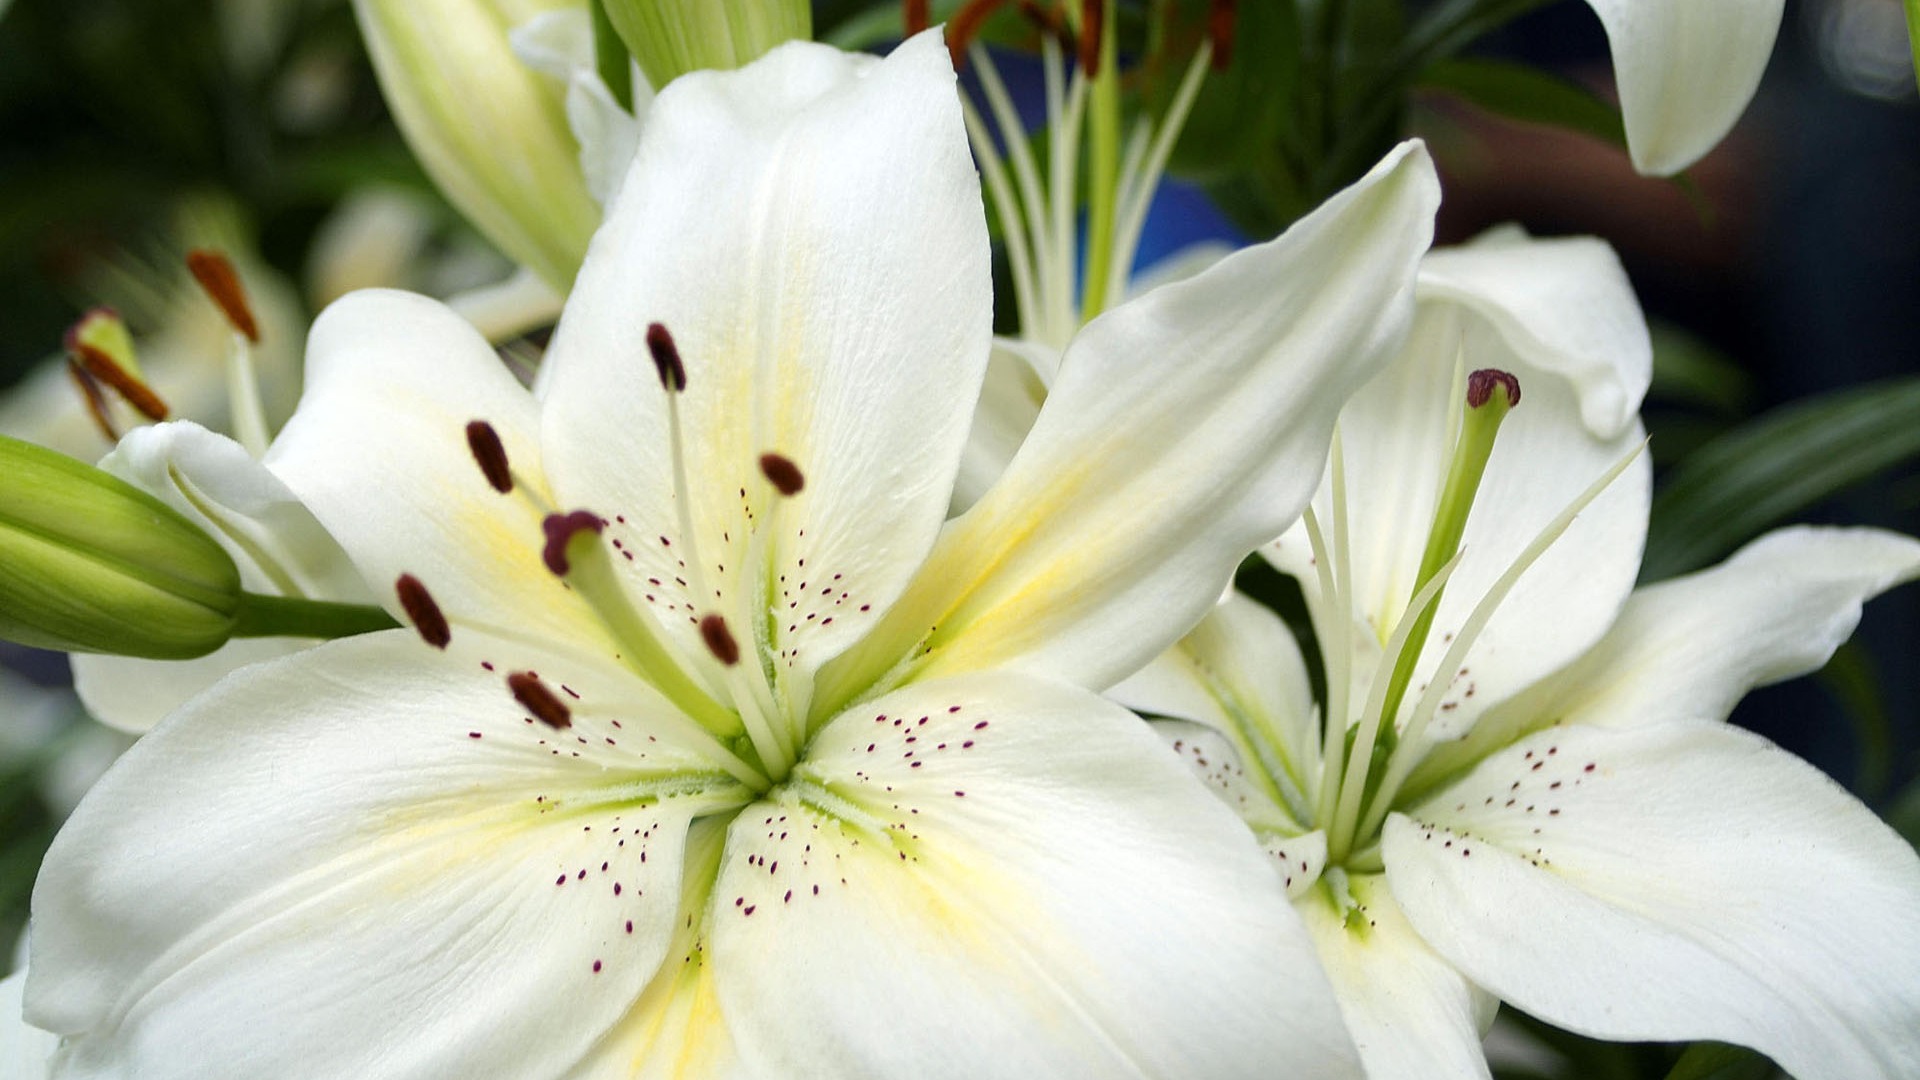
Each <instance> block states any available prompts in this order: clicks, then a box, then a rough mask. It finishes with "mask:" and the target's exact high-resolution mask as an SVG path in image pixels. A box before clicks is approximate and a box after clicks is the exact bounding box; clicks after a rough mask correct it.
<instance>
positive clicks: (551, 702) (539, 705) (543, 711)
mask: <svg viewBox="0 0 1920 1080" xmlns="http://www.w3.org/2000/svg"><path fill="white" fill-rule="evenodd" d="M507 689H508V690H511V691H512V692H513V700H515V701H517V702H519V703H520V707H521V708H523V709H525V710H527V711H528V712H529V713H532V714H533V718H534V719H535V720H538V721H540V722H541V723H543V724H545V725H547V726H548V727H550V728H553V729H554V730H555V731H565V730H566V729H568V728H570V727H572V726H573V710H572V709H569V708H567V703H566V702H564V701H561V700H560V699H559V698H558V697H555V696H554V693H553V691H551V690H549V689H547V684H546V683H543V682H541V681H540V676H538V675H535V674H534V673H533V672H531V671H516V672H514V673H513V674H511V675H509V676H507Z"/></svg>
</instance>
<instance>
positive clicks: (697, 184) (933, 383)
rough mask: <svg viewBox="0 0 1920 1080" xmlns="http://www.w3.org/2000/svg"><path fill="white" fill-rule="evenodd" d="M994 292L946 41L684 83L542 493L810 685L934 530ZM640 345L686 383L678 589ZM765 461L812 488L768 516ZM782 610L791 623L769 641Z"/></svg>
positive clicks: (790, 54)
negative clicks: (654, 325) (627, 531)
mask: <svg viewBox="0 0 1920 1080" xmlns="http://www.w3.org/2000/svg"><path fill="white" fill-rule="evenodd" d="M878 147H885V148H886V149H885V152H884V153H881V152H879V151H878V150H877V149H876V148H878ZM990 287H991V281H990V273H989V266H988V247H987V234H986V227H985V223H984V217H983V212H982V209H981V204H980V193H979V182H978V179H977V177H976V176H975V174H974V171H973V164H972V161H971V159H970V157H969V156H968V151H967V143H966V136H965V134H964V131H963V129H962V125H961V120H960V108H959V102H958V99H957V97H956V96H955V91H954V75H953V69H952V64H951V61H950V59H949V57H948V55H947V53H946V50H945V48H944V47H943V46H942V44H941V43H940V39H939V36H938V33H937V32H929V33H928V34H925V35H921V36H920V37H917V38H915V39H913V40H911V41H909V42H907V43H906V44H904V45H902V46H901V47H900V48H899V49H898V50H896V51H895V52H894V54H893V55H892V56H890V57H888V58H887V59H886V60H874V59H873V58H871V57H860V56H853V55H849V54H845V53H841V52H838V51H836V50H833V49H829V48H827V47H825V46H820V45H814V44H810V43H792V44H788V45H784V46H781V47H780V48H777V49H775V50H774V51H773V52H771V53H769V54H768V55H767V56H766V57H765V58H763V59H762V60H760V61H758V62H756V63H755V64H753V65H751V66H749V67H748V68H745V69H743V70H741V71H738V72H732V73H726V74H724V75H722V74H720V73H715V72H699V73H695V74H693V75H689V76H686V77H684V78H682V79H679V80H677V81H676V82H675V83H674V84H673V86H672V87H670V88H668V89H667V90H665V91H663V92H662V93H661V95H660V97H659V98H658V99H657V100H656V101H655V104H654V107H653V109H652V111H651V112H650V114H649V118H648V123H647V129H646V132H645V134H644V135H643V137H642V140H641V146H640V151H639V154H638V156H637V157H636V158H635V160H634V165H633V171H632V174H631V175H630V176H629V177H628V179H627V183H626V187H625V188H624V189H623V191H622V194H621V197H620V198H619V200H618V201H617V202H616V204H615V205H614V207H613V211H612V214H611V216H610V218H609V219H608V222H607V225H606V227H605V228H604V229H602V231H601V232H600V234H599V235H598V236H597V237H596V238H595V240H594V245H593V248H592V251H591V252H590V253H589V257H588V260H587V264H586V266H585V267H584V268H583V269H582V271H581V273H580V276H579V279H578V281H577V283H576V286H575V289H574V293H573V295H572V297H571V298H570V300H569V302H568V306H567V311H566V314H565V315H564V316H563V317H562V319H561V324H560V329H559V331H558V334H557V335H556V337H555V340H554V343H553V347H552V349H551V350H550V352H549V354H548V359H547V361H546V364H545V368H544V370H543V371H542V376H541V377H542V383H541V387H540V389H541V392H542V393H543V395H544V408H545V411H544V413H543V424H544V427H543V432H542V434H543V439H544V445H545V447H546V450H547V453H548V457H549V461H550V462H551V468H552V471H553V476H554V484H555V490H556V491H557V492H558V493H559V494H560V495H561V496H562V497H563V499H564V500H565V501H566V502H567V503H568V504H569V505H578V506H585V507H587V508H589V509H592V510H594V511H595V512H597V513H600V514H601V515H602V516H604V517H609V518H611V517H614V516H615V515H621V516H624V517H625V518H626V519H627V520H628V522H631V523H632V524H633V532H632V535H631V537H630V539H631V540H632V541H633V543H632V545H631V546H632V548H633V550H635V551H636V552H637V553H638V556H639V560H638V562H637V563H636V566H637V567H638V569H640V570H641V571H642V573H643V574H651V575H652V576H655V577H659V578H661V579H662V580H665V579H667V578H669V577H671V576H688V577H691V578H693V580H695V581H699V580H701V579H704V580H705V583H706V586H707V587H708V588H709V589H710V590H712V591H713V592H717V593H721V594H722V596H721V597H719V598H716V597H711V596H700V595H694V594H692V593H691V591H690V590H691V586H689V591H688V593H687V595H686V600H687V602H689V603H693V604H695V605H696V606H697V607H699V608H707V609H710V608H713V607H716V606H717V607H720V608H721V609H722V610H723V612H724V613H725V614H726V615H727V616H728V617H729V619H730V620H734V621H736V625H742V626H748V627H752V628H753V632H754V633H756V634H757V635H764V640H767V641H769V642H770V643H771V649H770V651H772V652H776V653H782V654H784V655H783V657H782V658H783V660H785V661H786V662H787V664H788V665H789V666H791V667H795V668H798V669H801V670H802V671H805V670H809V669H810V668H811V667H812V666H813V665H816V664H818V663H819V662H820V661H821V660H823V659H825V658H826V657H828V656H831V655H832V654H833V653H835V652H837V651H838V650H839V649H841V648H843V647H844V645H845V643H846V642H848V641H850V640H852V639H853V638H854V637H856V636H858V634H859V632H860V630H861V629H862V628H863V627H864V626H866V625H867V624H868V623H870V622H871V620H872V619H874V618H877V617H878V615H879V612H880V611H881V610H882V609H884V608H885V607H886V606H887V605H888V604H889V603H891V602H892V600H893V599H894V597H895V596H896V595H897V594H898V592H899V590H900V588H901V587H902V585H903V584H904V582H905V580H906V578H907V577H908V575H909V574H911V572H912V570H913V568H914V567H915V566H917V565H918V564H919V562H920V561H921V559H922V557H923V556H924V555H925V553H926V550H927V548H928V547H929V546H930V545H931V544H932V542H933V537H934V535H935V533H936V532H937V531H938V529H939V527H940V523H941V521H942V520H943V519H944V518H945V516H946V509H947V499H948V496H949V494H950V493H951V491H952V486H953V477H954V474H955V472H956V470H957V469H958V467H959V460H960V453H961V446H962V443H963V441H964V440H965V438H966V431H967V419H968V417H967V410H966V408H965V407H964V406H962V407H958V408H956V403H964V402H970V401H973V400H975V398H976V396H977V394H978V392H979V386H980V379H981V376H982V374H983V371H984V369H985V366H986V362H987V355H988V350H989V344H990V341H991V326H990V321H989V308H990V306H991V305H990ZM656 321H657V322H659V323H661V324H663V325H664V326H665V327H666V328H667V329H668V330H669V331H670V332H671V334H672V336H673V338H674V339H675V341H676V343H677V346H678V351H679V353H680V355H681V357H682V358H683V360H684V363H685V369H686V379H687V389H686V391H685V392H684V393H683V394H681V395H679V411H680V416H681V419H682V422H683V424H684V434H685V447H686V467H687V474H688V484H689V486H690V487H691V489H692V490H691V491H689V492H687V493H686V497H687V498H688V499H689V500H690V504H691V505H690V508H689V509H690V513H691V518H692V526H691V527H692V529H693V531H694V533H695V535H694V536H693V537H683V538H681V540H679V541H677V543H678V544H679V545H680V549H681V553H682V555H683V556H684V552H685V549H686V548H687V547H688V546H689V544H692V545H694V546H696V547H697V550H698V554H699V557H700V561H701V564H702V565H701V566H700V567H699V573H697V574H692V575H681V574H680V568H679V567H678V566H676V565H675V562H676V560H675V552H674V550H672V549H670V548H668V547H667V546H666V545H663V544H661V543H660V542H659V538H660V537H663V536H667V537H670V536H677V535H678V534H679V533H680V531H681V530H680V529H679V527H678V526H677V524H676V523H677V521H678V511H677V510H676V508H675V505H674V499H675V496H674V486H675V479H674V469H673V467H672V464H671V459H670V455H669V422H668V414H667V408H666V405H667V402H666V395H665V392H664V391H663V390H662V387H661V382H660V379H659V378H657V377H656V372H655V368H654V365H653V363H652V362H651V361H650V360H649V357H648V345H647V342H646V341H645V340H644V333H643V331H644V330H645V328H646V327H647V324H648V323H649V322H656ZM766 453H777V454H780V455H782V456H784V457H786V458H788V459H789V460H790V461H792V462H793V463H795V464H796V465H797V466H798V469H799V472H800V473H801V474H802V476H803V477H804V480H805V488H804V490H802V491H801V492H800V493H799V494H798V495H797V496H795V497H793V498H790V499H782V498H781V497H779V496H778V495H776V494H775V493H774V490H773V488H772V487H771V485H770V484H769V482H768V479H767V478H766V477H765V476H763V475H762V471H761V467H760V464H759V461H760V457H761V455H762V454H766ZM609 459H611V460H615V461H619V462H621V463H622V465H621V467H619V468H609V467H608V466H607V464H606V463H607V461H608V460H609ZM756 528H757V529H760V530H763V531H765V532H766V533H767V534H768V536H769V537H770V539H767V540H766V541H765V549H764V550H760V549H758V548H756V546H755V543H754V542H753V541H752V540H750V535H751V533H752V532H753V531H754V530H755V529H756ZM750 559H751V560H754V565H752V566H749V565H747V564H748V562H749V560H750ZM779 590H786V595H785V596H783V597H782V599H784V600H787V601H788V603H787V604H783V605H780V606H781V608H782V610H783V612H784V614H785V617H784V618H782V619H780V620H779V621H777V622H772V623H769V620H768V611H767V605H766V604H765V596H766V594H767V593H768V592H769V591H779ZM676 625H678V626H679V628H680V629H682V630H685V629H686V627H685V625H684V624H676Z"/></svg>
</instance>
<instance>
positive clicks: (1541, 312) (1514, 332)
mask: <svg viewBox="0 0 1920 1080" xmlns="http://www.w3.org/2000/svg"><path fill="white" fill-rule="evenodd" d="M1419 296H1420V299H1421V301H1422V302H1426V301H1439V302H1448V303H1453V304H1457V305H1459V306H1460V307H1463V308H1465V309H1467V310H1469V311H1471V312H1473V313H1474V314H1475V315H1478V316H1479V317H1480V318H1482V319H1484V320H1486V322H1487V323H1488V324H1490V325H1491V326H1492V327H1493V328H1494V329H1495V331H1496V332H1497V333H1498V334H1499V336H1500V339H1501V341H1502V342H1503V343H1504V344H1505V345H1506V347H1507V348H1508V349H1510V350H1511V351H1513V352H1515V353H1518V354H1519V355H1521V356H1523V357H1525V358H1526V359H1527V360H1528V361H1529V362H1530V363H1531V365H1532V366H1534V367H1537V368H1540V369H1541V370H1544V371H1546V372H1549V373H1551V374H1554V375H1558V376H1560V377H1561V378H1564V379H1566V380H1568V381H1570V382H1571V383H1573V385H1574V387H1575V389H1576V391H1577V396H1578V398H1579V402H1580V418H1581V419H1582V420H1583V421H1585V422H1586V425H1587V430H1588V431H1589V432H1590V433H1592V434H1593V436H1594V437H1595V438H1599V439H1610V438H1613V437H1615V436H1618V435H1619V434H1621V433H1622V432H1624V431H1625V430H1627V428H1628V427H1629V426H1630V425H1631V424H1632V422H1633V418H1634V415H1635V414H1636V413H1638V412H1639V411H1640V401H1641V399H1642V398H1644V397H1645V396H1646V393H1647V384H1648V383H1649V382H1650V381H1651V380H1652V378H1653V342H1652V340H1651V339H1650V338H1649V337H1648V334H1647V321H1646V318H1645V317H1644V316H1642V315H1641V314H1640V304H1639V302H1638V301H1637V300H1636V299H1635V298H1634V295H1633V284H1632V283H1631V282H1630V281H1628V280H1627V272H1626V269H1625V268H1624V267H1622V266H1621V265H1620V258H1619V256H1617V255H1615V254H1614V253H1613V248H1611V247H1609V246H1608V245H1607V243H1606V241H1604V240H1599V239H1596V238H1594V237H1591V236H1567V237H1554V238H1540V239H1536V238H1534V237H1531V236H1528V235H1527V233H1526V231H1525V230H1524V229H1521V228H1520V227H1519V226H1517V225H1512V226H1500V227H1496V228H1493V229H1489V230H1487V231H1486V232H1484V233H1482V234H1480V235H1479V236H1477V237H1475V238H1474V239H1473V240H1472V241H1470V242H1468V243H1466V244H1463V245H1461V246H1459V247H1454V248H1437V249H1435V250H1434V251H1432V252H1430V253H1429V254H1428V255H1427V257H1426V259H1424V260H1423V261H1422V262H1421V263H1420V285H1419ZM1468 363H1469V367H1485V366H1486V365H1485V364H1481V363H1479V362H1478V361H1477V360H1476V359H1473V358H1472V357H1469V360H1468ZM1527 389H1529V387H1528V386H1527V385H1526V384H1524V383H1523V384H1522V385H1521V390H1522V392H1523V393H1524V392H1525V391H1526V390H1527Z"/></svg>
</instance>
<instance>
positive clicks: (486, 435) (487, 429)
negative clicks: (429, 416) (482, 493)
mask: <svg viewBox="0 0 1920 1080" xmlns="http://www.w3.org/2000/svg"><path fill="white" fill-rule="evenodd" d="M467 449H469V450H471V451H473V460H474V461H477V462H479V463H480V472H481V474H482V475H483V476H485V477H486V478H487V483H488V484H489V485H491V486H492V488H493V490H495V491H497V492H499V493H500V494H502V495H505V494H507V493H508V492H510V491H512V490H513V470H512V469H510V468H508V467H507V448H506V446H505V445H503V444H502V443H501V442H500V433H499V432H497V431H495V430H493V425H492V424H489V423H487V422H486V421H485V420H475V421H473V422H471V423H469V424H468V425H467Z"/></svg>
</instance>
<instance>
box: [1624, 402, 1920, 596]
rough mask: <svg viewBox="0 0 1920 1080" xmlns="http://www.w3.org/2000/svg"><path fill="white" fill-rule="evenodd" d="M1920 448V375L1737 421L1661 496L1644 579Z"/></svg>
mask: <svg viewBox="0 0 1920 1080" xmlns="http://www.w3.org/2000/svg"><path fill="white" fill-rule="evenodd" d="M1916 457H1920V378H1916V377H1907V378H1901V379H1890V380H1887V381H1885V382H1880V383H1874V384H1871V385H1868V386H1860V387H1854V388H1851V389H1847V390H1840V391H1835V392H1832V393H1828V394H1822V395H1820V396H1818V397H1814V398H1808V399H1806V400H1804V401H1800V402H1797V403H1795V404H1792V405H1788V406H1784V407H1782V408H1779V409H1775V410H1773V411H1771V412H1768V413H1766V414H1763V415H1762V416H1760V417H1758V418H1756V419H1754V420H1751V421H1748V422H1747V423H1745V424H1742V425H1740V426H1739V427H1737V428H1734V429H1733V430H1732V431H1729V432H1728V433H1726V434H1725V435H1722V436H1720V437H1719V438H1717V439H1715V440H1713V441H1712V442H1711V443H1708V444H1707V445H1706V446H1704V447H1702V448H1701V449H1700V450H1699V451H1698V452H1697V453H1695V454H1693V455H1691V456H1689V457H1688V458H1687V459H1686V460H1685V461H1682V462H1681V463H1680V464H1679V465H1677V466H1675V468H1674V470H1673V472H1672V474H1671V476H1670V478H1669V480H1668V482H1667V484H1666V487H1665V488H1664V489H1663V490H1662V491H1661V492H1660V494H1659V495H1658V496H1656V497H1655V499H1654V501H1653V520H1652V524H1651V528H1650V530H1649V532H1648V535H1647V556H1646V561H1645V562H1644V564H1643V565H1642V567H1641V578H1642V579H1643V580H1646V581H1658V580H1660V579H1662V578H1666V577H1671V576H1673V575H1675V574H1683V573H1686V572H1687V571H1689V570H1695V569H1698V568H1700V567H1702V566H1705V565H1706V564H1707V563H1709V562H1712V561H1713V560H1715V559H1718V558H1720V557H1721V556H1723V555H1725V554H1727V553H1728V552H1730V551H1732V550H1733V549H1734V548H1735V547H1738V546H1739V545H1740V544H1741V543H1743V542H1745V541H1747V540H1749V539H1751V538H1753V537H1754V536H1756V535H1758V534H1759V533H1760V532H1762V531H1764V530H1765V529H1767V528H1768V527H1770V526H1773V525H1775V524H1778V523H1780V522H1782V521H1785V520H1787V519H1788V518H1791V517H1792V516H1794V515H1795V514H1798V513H1799V512H1801V511H1803V510H1805V509H1806V508H1808V507H1810V506H1812V505H1814V504H1815V503H1818V502H1820V501H1821V500H1823V499H1827V498H1829V497H1831V496H1833V495H1836V494H1838V493H1839V492H1841V491H1844V490H1846V489H1847V488H1849V487H1851V486H1853V485H1854V484H1857V483H1860V482H1861V481H1863V480H1866V479H1867V478H1869V477H1871V476H1873V475H1874V474H1875V473H1878V472H1880V471H1882V470H1884V469H1888V468H1891V467H1893V466H1895V465H1898V464H1901V463H1902V462H1906V461H1911V460H1913V459H1914V458H1916Z"/></svg>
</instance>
